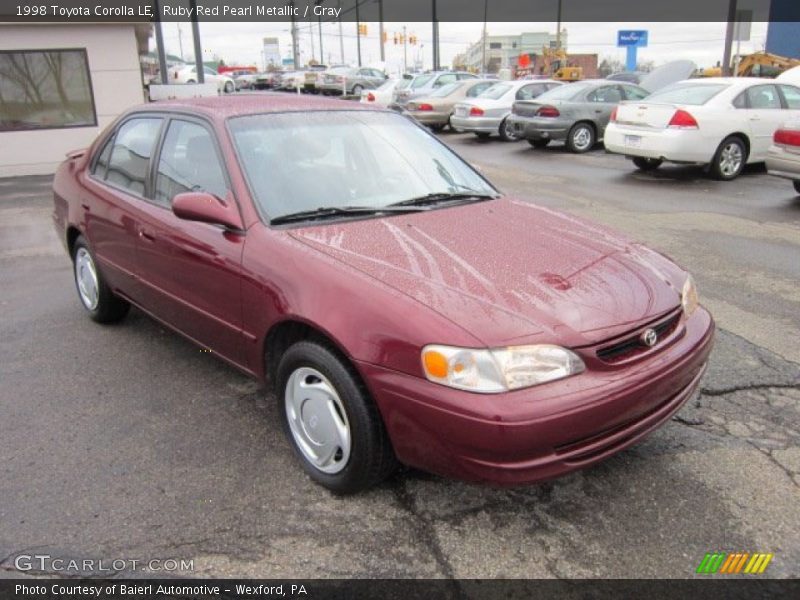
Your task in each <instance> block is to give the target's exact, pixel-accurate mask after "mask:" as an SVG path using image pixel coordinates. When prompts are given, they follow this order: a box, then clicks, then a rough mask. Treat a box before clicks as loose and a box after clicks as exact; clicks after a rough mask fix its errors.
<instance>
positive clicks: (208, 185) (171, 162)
mask: <svg viewBox="0 0 800 600" xmlns="http://www.w3.org/2000/svg"><path fill="white" fill-rule="evenodd" d="M201 191H202V192H209V193H211V194H214V195H215V196H217V197H219V198H225V196H226V195H227V193H228V184H227V182H226V180H225V175H224V172H223V170H222V165H221V163H220V160H219V156H218V155H217V150H216V146H215V144H214V138H213V137H212V135H211V132H209V131H208V129H206V128H205V127H203V126H202V125H198V124H197V123H192V122H189V121H180V120H174V121H172V122H171V123H170V124H169V129H168V130H167V135H166V136H165V138H164V145H163V147H162V149H161V156H160V157H159V159H158V172H157V174H156V193H155V201H156V203H158V204H160V205H162V206H167V207H168V206H171V205H172V199H173V198H174V197H175V196H176V195H177V194H180V193H182V192H201Z"/></svg>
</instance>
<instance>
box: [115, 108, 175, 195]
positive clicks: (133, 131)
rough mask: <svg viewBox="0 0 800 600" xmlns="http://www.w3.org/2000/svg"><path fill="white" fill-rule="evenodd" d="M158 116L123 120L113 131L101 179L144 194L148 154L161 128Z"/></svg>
mask: <svg viewBox="0 0 800 600" xmlns="http://www.w3.org/2000/svg"><path fill="white" fill-rule="evenodd" d="M161 121H162V119H159V118H152V117H147V118H136V119H131V120H129V121H126V122H125V123H124V124H123V125H122V127H120V128H119V130H118V131H117V136H116V137H115V138H114V146H113V147H112V148H111V156H110V158H109V161H108V170H107V172H106V176H105V180H106V181H107V182H109V183H112V184H114V185H115V186H117V187H121V188H123V189H125V190H128V191H129V192H131V193H133V194H137V195H139V196H144V188H145V181H146V180H147V170H148V168H149V165H150V156H151V155H152V154H153V146H155V143H156V138H158V133H159V130H160V129H161Z"/></svg>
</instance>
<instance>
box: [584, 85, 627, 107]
mask: <svg viewBox="0 0 800 600" xmlns="http://www.w3.org/2000/svg"><path fill="white" fill-rule="evenodd" d="M586 99H587V100H588V101H589V102H604V103H614V104H616V103H617V102H620V101H621V100H622V93H621V92H620V91H619V88H618V87H617V86H616V85H605V86H603V87H600V88H597V89H596V90H595V91H593V92H591V93H590V94H588V95H587V96H586Z"/></svg>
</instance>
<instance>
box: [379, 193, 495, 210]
mask: <svg viewBox="0 0 800 600" xmlns="http://www.w3.org/2000/svg"><path fill="white" fill-rule="evenodd" d="M495 198H497V196H495V195H494V194H486V193H484V192H478V191H471V192H436V193H433V194H425V195H424V196H417V197H415V198H409V199H408V200H402V201H400V202H393V203H392V204H390V205H389V206H390V207H395V206H396V207H401V206H426V205H429V204H439V203H441V202H453V201H458V200H471V201H474V202H479V201H481V200H494V199H495Z"/></svg>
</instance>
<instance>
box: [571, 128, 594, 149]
mask: <svg viewBox="0 0 800 600" xmlns="http://www.w3.org/2000/svg"><path fill="white" fill-rule="evenodd" d="M594 142H595V133H594V127H592V126H591V125H589V124H588V123H577V124H575V125H573V126H572V129H570V130H569V133H568V134H567V148H568V149H569V151H570V152H577V153H578V154H582V153H583V152H588V151H589V150H591V149H592V147H593V146H594Z"/></svg>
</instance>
